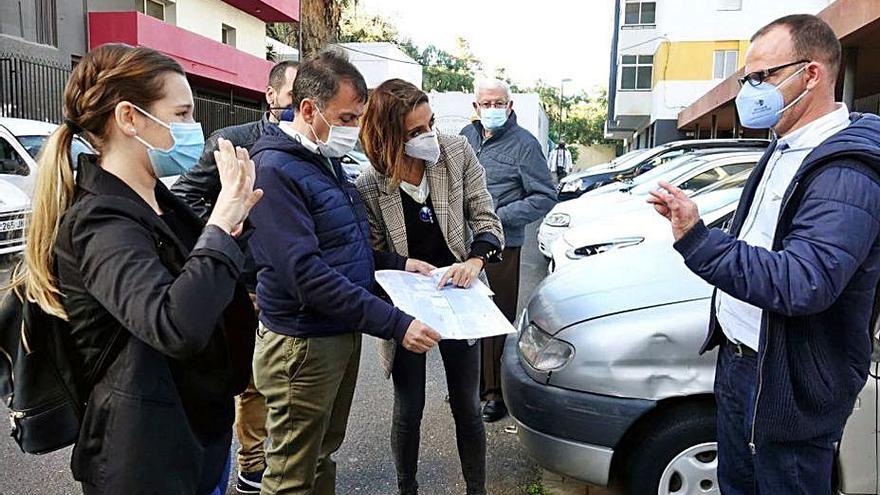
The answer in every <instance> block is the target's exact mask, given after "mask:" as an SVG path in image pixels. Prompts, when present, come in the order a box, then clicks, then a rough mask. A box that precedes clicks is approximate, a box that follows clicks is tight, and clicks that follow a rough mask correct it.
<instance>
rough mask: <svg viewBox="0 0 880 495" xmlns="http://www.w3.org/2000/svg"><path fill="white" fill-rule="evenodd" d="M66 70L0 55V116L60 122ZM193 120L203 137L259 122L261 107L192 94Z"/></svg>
mask: <svg viewBox="0 0 880 495" xmlns="http://www.w3.org/2000/svg"><path fill="white" fill-rule="evenodd" d="M70 72H71V69H70V67H65V66H63V65H60V64H57V63H53V62H49V61H45V60H37V59H32V58H28V57H23V56H20V55H14V54H4V53H0V117H13V118H19V119H31V120H39V121H43V122H53V123H56V124H58V123H61V121H62V120H63V119H64V116H63V114H62V107H63V101H64V100H63V98H64V86H65V85H66V84H67V78H68V77H69V76H70ZM194 93H195V94H194V100H195V110H194V113H195V119H196V121H197V122H201V123H202V128H203V129H204V130H205V136H206V137H207V136H209V135H210V134H211V133H212V132H214V131H216V130H217V129H220V128H223V127H227V126H230V125H236V124H243V123H245V122H253V121H255V120H260V117H261V116H262V114H263V109H262V106H261V105H260V104H258V103H255V102H254V103H249V102H244V101H241V100H236V99H235V98H234V95H233V94H230V96H229V97H228V98H223V97H218V96H214V95H211V94H205V93H202V92H200V91H198V90H196V91H195V92H194Z"/></svg>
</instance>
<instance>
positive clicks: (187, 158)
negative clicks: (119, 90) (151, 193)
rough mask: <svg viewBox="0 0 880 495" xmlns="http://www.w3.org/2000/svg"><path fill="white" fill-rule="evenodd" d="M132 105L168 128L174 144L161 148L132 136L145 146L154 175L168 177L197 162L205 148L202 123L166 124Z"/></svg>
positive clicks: (181, 172)
mask: <svg viewBox="0 0 880 495" xmlns="http://www.w3.org/2000/svg"><path fill="white" fill-rule="evenodd" d="M133 106H134V107H135V108H137V109H138V111H140V112H141V113H142V114H144V115H146V116H147V117H149V118H151V119H153V120H154V121H156V123H157V124H159V125H161V126H162V127H165V128H166V129H168V130H170V131H171V138H172V139H173V140H174V144H172V145H171V147H170V148H168V149H167V150H161V149H158V148H156V147H155V146H153V145H151V144H150V143H148V142H146V141H144V140H143V139H141V138H140V137H139V136H135V137H134V138H135V139H137V140H138V141H140V142H141V144H143V145H144V146H146V147H147V155H148V156H149V157H150V163H151V164H152V165H153V171H154V172H155V173H156V177H158V178H162V177H170V176H173V175H181V174H185V173H187V172H189V170H190V169H192V168H193V167H194V166H195V164H196V163H198V161H199V158H201V156H202V152H203V151H204V150H205V133H204V132H203V131H202V124H200V123H198V122H193V123H188V122H187V123H185V122H172V123H171V124H166V123H165V122H162V121H161V120H159V119H157V118H156V117H154V116H152V115H150V113H149V112H147V111H146V110H144V109H142V108H140V107H138V106H136V105H133Z"/></svg>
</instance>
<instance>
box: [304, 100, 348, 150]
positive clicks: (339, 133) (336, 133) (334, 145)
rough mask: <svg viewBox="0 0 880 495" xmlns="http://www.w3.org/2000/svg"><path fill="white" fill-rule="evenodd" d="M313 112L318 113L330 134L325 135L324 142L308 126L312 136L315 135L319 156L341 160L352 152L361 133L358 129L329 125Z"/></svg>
mask: <svg viewBox="0 0 880 495" xmlns="http://www.w3.org/2000/svg"><path fill="white" fill-rule="evenodd" d="M315 110H316V111H317V112H318V115H319V116H320V117H321V120H323V121H324V123H325V124H327V126H328V127H329V128H330V134H328V135H327V141H326V142H324V141H321V138H319V137H318V133H317V132H315V128H314V127H312V124H309V127H310V128H311V129H312V134H314V135H315V142H316V143H317V144H318V151H320V152H321V155H323V156H325V157H327V158H341V157H343V156H345V155H346V154H347V153H348V152H350V151H351V150H353V149H354V147H355V145H356V144H357V142H358V135H360V132H361V129H360V127H347V126H343V125H330V122H327V119H326V118H324V114H322V113H321V111H320V110H317V108H316V109H315Z"/></svg>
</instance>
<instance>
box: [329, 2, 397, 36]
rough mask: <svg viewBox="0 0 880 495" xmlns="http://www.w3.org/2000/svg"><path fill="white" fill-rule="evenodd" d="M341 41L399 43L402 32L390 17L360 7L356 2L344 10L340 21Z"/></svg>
mask: <svg viewBox="0 0 880 495" xmlns="http://www.w3.org/2000/svg"><path fill="white" fill-rule="evenodd" d="M339 41H340V42H342V43H351V42H375V41H387V42H391V43H399V41H400V32H399V31H398V30H397V26H395V25H394V24H393V23H392V22H391V20H390V19H388V18H385V17H382V16H380V15H375V14H370V13H367V12H364V11H363V10H362V9H359V8H358V6H357V5H356V4H352V5H350V6H349V7H348V8H346V9H345V10H343V11H342V18H341V19H340V23H339Z"/></svg>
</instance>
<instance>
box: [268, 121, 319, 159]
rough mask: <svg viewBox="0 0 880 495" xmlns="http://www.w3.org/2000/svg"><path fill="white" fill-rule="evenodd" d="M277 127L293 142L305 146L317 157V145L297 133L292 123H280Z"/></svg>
mask: <svg viewBox="0 0 880 495" xmlns="http://www.w3.org/2000/svg"><path fill="white" fill-rule="evenodd" d="M278 127H279V128H280V129H281V130H282V131H283V132H284V133H285V134H287V135H288V136H290V137H291V138H292V139H293V140H295V141H296V142H298V143H299V144H301V145H303V146H305V148H306V149H307V150H309V151H311V152H312V153H314V154H316V155H319V154H320V153H319V152H318V145H317V144H316V143H315V142H314V141H312V140H311V139H310V138H309V137H308V136H306V135H305V134H303V133H301V132H299V131H298V130H296V129H294V128H293V123H292V122H287V121H285V122H281V123H280V124H278Z"/></svg>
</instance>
